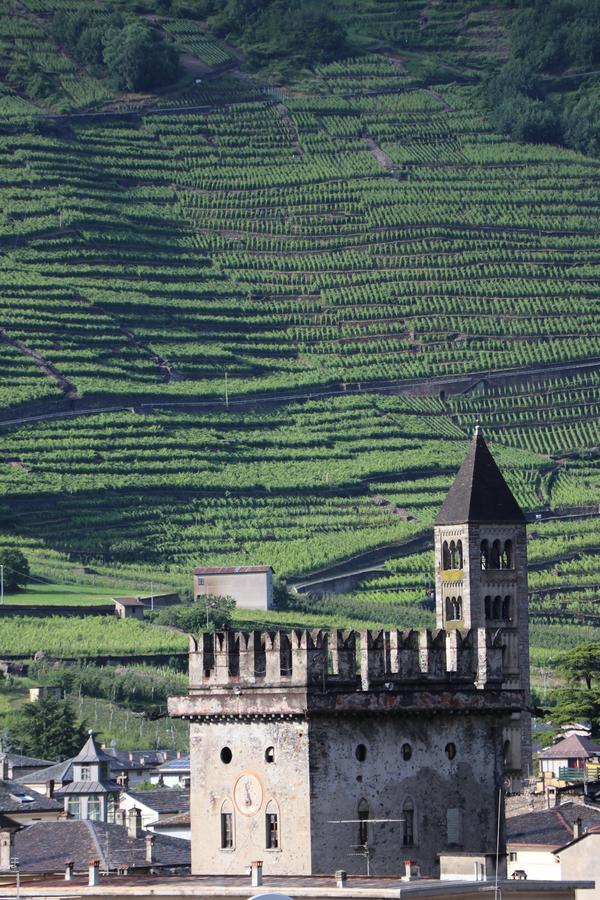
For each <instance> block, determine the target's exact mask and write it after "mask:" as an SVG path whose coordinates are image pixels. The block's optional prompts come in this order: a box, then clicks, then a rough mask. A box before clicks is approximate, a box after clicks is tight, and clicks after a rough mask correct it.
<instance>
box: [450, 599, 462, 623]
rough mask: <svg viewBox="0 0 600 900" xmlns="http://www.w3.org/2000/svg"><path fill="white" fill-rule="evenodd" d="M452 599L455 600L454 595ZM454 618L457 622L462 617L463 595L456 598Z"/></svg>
mask: <svg viewBox="0 0 600 900" xmlns="http://www.w3.org/2000/svg"><path fill="white" fill-rule="evenodd" d="M452 599H453V600H454V597H453V598H452ZM454 618H455V619H456V621H457V622H458V621H460V620H461V619H462V597H457V598H456V600H454Z"/></svg>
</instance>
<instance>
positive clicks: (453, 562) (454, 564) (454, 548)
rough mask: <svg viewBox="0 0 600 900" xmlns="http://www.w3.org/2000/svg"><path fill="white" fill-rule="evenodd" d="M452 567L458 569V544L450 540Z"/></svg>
mask: <svg viewBox="0 0 600 900" xmlns="http://www.w3.org/2000/svg"><path fill="white" fill-rule="evenodd" d="M450 568H451V569H456V544H455V543H454V541H450Z"/></svg>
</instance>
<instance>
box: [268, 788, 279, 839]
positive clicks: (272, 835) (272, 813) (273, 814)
mask: <svg viewBox="0 0 600 900" xmlns="http://www.w3.org/2000/svg"><path fill="white" fill-rule="evenodd" d="M265 848H266V849H267V850H279V809H278V808H277V804H276V803H275V801H274V800H269V802H268V803H267V808H266V810H265Z"/></svg>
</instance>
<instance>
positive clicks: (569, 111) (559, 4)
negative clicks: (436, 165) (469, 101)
mask: <svg viewBox="0 0 600 900" xmlns="http://www.w3.org/2000/svg"><path fill="white" fill-rule="evenodd" d="M597 68H598V69H600V0H534V2H532V3H528V4H525V5H524V8H522V9H520V11H519V12H517V14H516V15H515V18H514V20H513V24H512V29H511V56H510V59H509V60H508V61H507V62H506V63H505V65H504V66H502V68H501V69H500V70H499V71H498V72H497V73H496V74H494V75H493V76H492V77H491V78H489V79H488V81H487V84H486V98H487V103H488V107H489V111H490V116H491V119H492V122H493V124H494V127H495V128H496V129H497V130H498V131H501V132H504V133H508V134H510V135H511V137H512V138H513V139H515V140H519V141H533V142H537V143H562V144H565V145H566V146H568V147H571V148H573V149H575V150H580V151H581V152H582V153H586V154H590V155H598V154H599V153H600V91H599V90H598V81H599V78H600V75H598V74H593V73H594V72H595V70H596V69H597ZM577 72H580V73H582V74H581V76H580V77H577V78H574V77H573V76H574V74H575V73H577ZM584 73H589V74H584ZM565 75H566V76H567V77H565ZM573 86H575V87H573Z"/></svg>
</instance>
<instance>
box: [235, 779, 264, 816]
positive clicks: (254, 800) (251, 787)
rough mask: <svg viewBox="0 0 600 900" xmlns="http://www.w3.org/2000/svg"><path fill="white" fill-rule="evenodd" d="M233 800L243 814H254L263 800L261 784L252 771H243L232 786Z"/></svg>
mask: <svg viewBox="0 0 600 900" xmlns="http://www.w3.org/2000/svg"><path fill="white" fill-rule="evenodd" d="M233 802H234V803H235V806H236V809H237V810H238V812H240V813H241V814H242V815H243V816H255V815H256V814H257V812H258V811H259V810H260V808H261V806H262V802H263V789H262V784H261V783H260V781H259V780H258V778H257V777H256V775H254V773H253V772H244V773H242V775H240V777H239V778H238V780H237V781H236V783H235V785H234V788H233Z"/></svg>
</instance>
